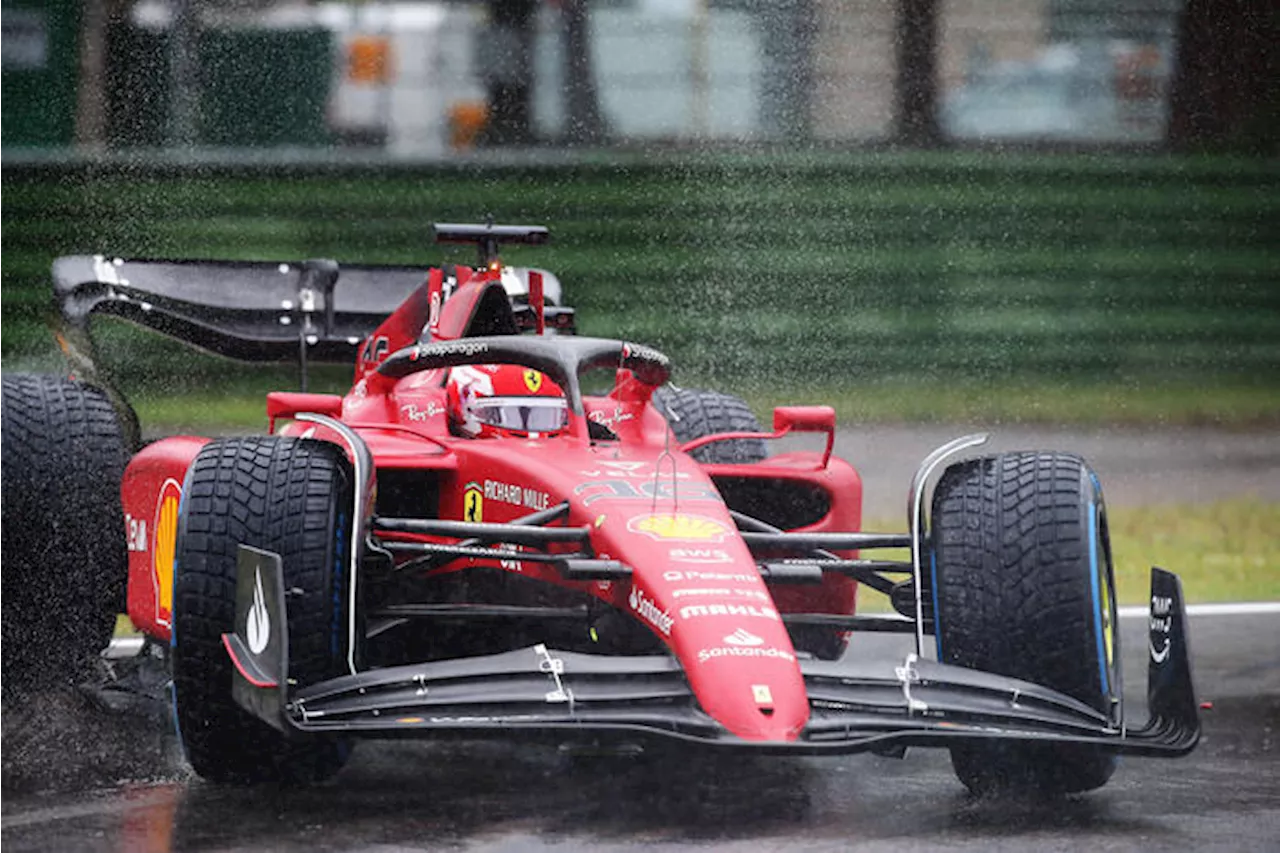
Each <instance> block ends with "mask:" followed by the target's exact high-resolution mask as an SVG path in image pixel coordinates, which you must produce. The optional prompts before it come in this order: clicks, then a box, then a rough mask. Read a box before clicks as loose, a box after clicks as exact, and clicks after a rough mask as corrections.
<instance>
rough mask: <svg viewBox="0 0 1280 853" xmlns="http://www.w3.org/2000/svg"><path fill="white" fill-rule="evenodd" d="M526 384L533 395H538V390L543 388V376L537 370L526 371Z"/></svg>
mask: <svg viewBox="0 0 1280 853" xmlns="http://www.w3.org/2000/svg"><path fill="white" fill-rule="evenodd" d="M524 384H525V387H526V388H528V389H529V392H530V393H532V394H537V393H538V389H539V388H541V387H542V374H541V373H539V372H538V371H536V370H526V371H525V372H524Z"/></svg>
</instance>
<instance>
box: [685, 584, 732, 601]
mask: <svg viewBox="0 0 1280 853" xmlns="http://www.w3.org/2000/svg"><path fill="white" fill-rule="evenodd" d="M671 594H672V596H674V597H675V598H687V597H688V598H691V597H693V596H695V595H720V596H724V597H726V598H727V597H728V596H730V595H732V594H733V590H730V589H700V588H697V587H694V588H688V587H685V588H683V589H677V590H675V591H674V592H672V593H671Z"/></svg>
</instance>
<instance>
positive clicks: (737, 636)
mask: <svg viewBox="0 0 1280 853" xmlns="http://www.w3.org/2000/svg"><path fill="white" fill-rule="evenodd" d="M724 641H725V643H727V644H728V645H730V646H763V645H764V640H762V639H760V638H759V637H757V636H756V635H755V634H753V633H751V632H750V631H748V630H746V629H745V628H739V629H738V630H736V631H734V632H733V633H732V634H730V635H729V636H727V637H725V638H724Z"/></svg>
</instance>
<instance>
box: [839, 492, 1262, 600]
mask: <svg viewBox="0 0 1280 853" xmlns="http://www.w3.org/2000/svg"><path fill="white" fill-rule="evenodd" d="M1107 515H1108V522H1109V525H1110V529H1111V552H1112V558H1113V561H1114V563H1115V570H1116V595H1117V597H1118V599H1119V602H1120V604H1122V605H1141V604H1146V603H1147V601H1148V599H1149V597H1150V595H1151V567H1152V566H1159V567H1160V568H1162V569H1168V570H1169V571H1171V572H1174V573H1175V574H1177V575H1178V577H1179V578H1181V579H1182V591H1183V596H1184V597H1185V599H1186V601H1187V603H1188V604H1205V603H1210V602H1228V601H1280V503H1272V502H1269V501H1264V500H1261V499H1259V498H1256V497H1242V498H1237V499H1232V500H1226V501H1219V502H1217V503H1206V504H1159V505H1151V506H1145V507H1108V511H1107ZM864 526H865V527H866V528H867V529H868V530H897V529H899V528H901V526H902V524H901V521H898V520H893V521H885V520H872V521H869V522H867V523H866V524H865V525H864ZM876 556H877V557H883V558H884V559H886V560H910V559H911V554H910V552H909V551H907V550H905V549H901V550H893V551H881V552H877V554H876ZM859 606H860V607H861V608H862V609H864V610H866V611H868V612H872V613H887V612H889V611H890V608H889V605H888V602H887V599H885V597H884V596H882V595H878V594H875V593H871V592H866V591H864V592H863V593H862V595H861V597H860V598H859Z"/></svg>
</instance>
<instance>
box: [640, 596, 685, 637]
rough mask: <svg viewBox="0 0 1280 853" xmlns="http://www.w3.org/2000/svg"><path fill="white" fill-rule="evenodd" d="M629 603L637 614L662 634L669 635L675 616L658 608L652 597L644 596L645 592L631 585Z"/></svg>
mask: <svg viewBox="0 0 1280 853" xmlns="http://www.w3.org/2000/svg"><path fill="white" fill-rule="evenodd" d="M629 603H630V604H631V609H632V610H634V611H635V612H636V613H637V614H639V616H640V618H641V619H643V620H645V621H646V622H648V623H649V624H650V625H652V626H653V627H655V628H657V629H658V630H659V631H661V632H662V633H663V635H664V636H667V637H670V636H671V624H672V623H673V622H675V617H673V616H672V615H671V614H670V613H668V612H667V611H665V610H662V609H660V608H659V607H658V605H657V604H655V603H654V602H653V600H652V599H650V598H647V597H645V594H644V593H643V592H642V591H641V590H640V589H639V588H638V587H634V586H633V587H631V595H630V596H629Z"/></svg>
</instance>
